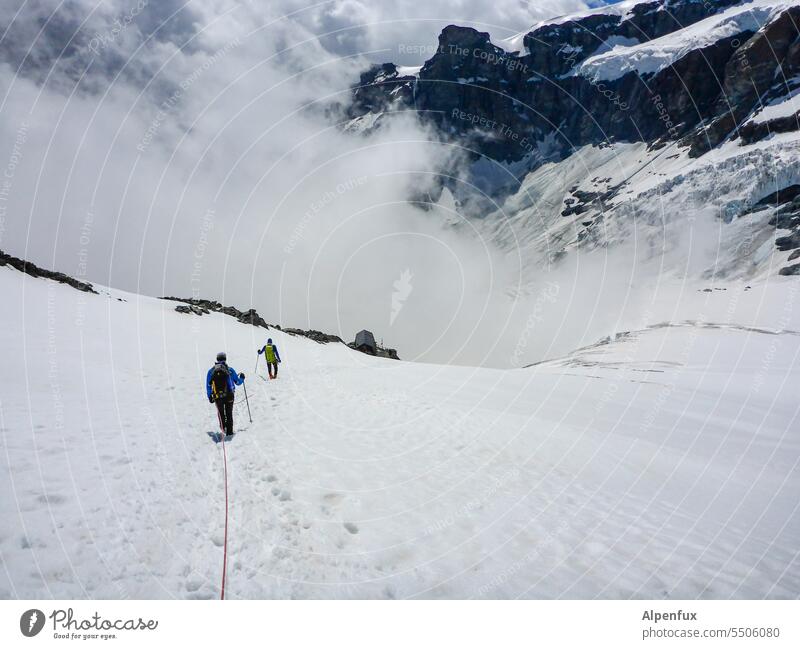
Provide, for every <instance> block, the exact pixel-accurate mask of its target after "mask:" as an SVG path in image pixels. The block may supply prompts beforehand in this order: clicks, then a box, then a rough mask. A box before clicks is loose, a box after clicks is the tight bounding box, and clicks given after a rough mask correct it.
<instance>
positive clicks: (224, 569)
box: [219, 434, 228, 599]
mask: <svg viewBox="0 0 800 649" xmlns="http://www.w3.org/2000/svg"><path fill="white" fill-rule="evenodd" d="M222 461H223V467H224V472H225V540H224V543H223V546H222V547H223V550H222V589H221V591H220V595H219V598H220V599H225V576H226V574H227V572H228V454H227V453H226V452H225V435H224V434H223V435H222Z"/></svg>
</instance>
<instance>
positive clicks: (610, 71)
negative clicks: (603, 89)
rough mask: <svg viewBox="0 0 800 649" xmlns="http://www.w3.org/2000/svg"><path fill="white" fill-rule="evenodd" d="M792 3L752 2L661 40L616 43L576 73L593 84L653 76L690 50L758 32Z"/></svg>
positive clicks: (585, 62)
mask: <svg viewBox="0 0 800 649" xmlns="http://www.w3.org/2000/svg"><path fill="white" fill-rule="evenodd" d="M794 4H795V3H794V2H777V1H776V0H753V1H752V2H748V3H746V4H743V5H739V6H735V7H731V8H730V9H727V10H725V11H723V12H721V13H719V14H715V15H713V16H710V17H709V18H706V19H705V20H701V21H699V22H697V23H695V24H694V25H690V26H689V27H686V28H684V29H681V30H680V31H677V32H674V33H672V34H667V35H666V36H662V37H661V38H656V39H653V40H651V41H647V42H645V43H641V44H635V45H622V44H618V45H616V46H614V47H613V48H611V49H610V51H605V52H601V53H598V54H596V55H594V56H591V57H589V58H588V59H586V60H585V61H583V62H581V63H580V64H579V65H578V66H577V67H576V69H575V74H581V75H583V76H585V77H587V78H589V79H593V80H595V81H600V80H606V81H614V80H615V79H619V78H620V77H623V76H624V75H626V74H627V73H628V72H636V73H637V74H639V75H644V74H655V73H656V72H660V71H661V70H663V69H665V68H667V67H669V66H670V65H672V64H673V63H675V62H676V61H678V60H679V59H681V58H683V57H684V56H686V54H688V53H689V52H691V51H693V50H698V49H702V48H704V47H707V46H708V45H711V44H713V43H716V42H717V41H720V40H722V39H725V38H730V37H731V36H736V35H737V34H741V33H742V32H745V31H753V32H756V31H758V30H759V29H761V28H762V27H763V26H764V25H766V24H768V23H769V22H771V20H772V19H773V18H775V17H776V16H777V15H778V14H780V13H781V12H783V11H785V10H786V9H788V8H789V7H791V6H792V5H794ZM604 13H605V12H604Z"/></svg>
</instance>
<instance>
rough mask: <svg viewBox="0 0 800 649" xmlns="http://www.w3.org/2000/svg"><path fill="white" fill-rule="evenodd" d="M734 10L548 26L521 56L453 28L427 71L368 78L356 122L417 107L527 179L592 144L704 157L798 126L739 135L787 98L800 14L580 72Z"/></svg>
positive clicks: (357, 101)
mask: <svg viewBox="0 0 800 649" xmlns="http://www.w3.org/2000/svg"><path fill="white" fill-rule="evenodd" d="M735 4H741V3H740V1H739V0H718V1H717V2H713V3H711V2H696V1H693V0H659V1H657V2H643V3H641V4H639V5H636V6H634V7H632V8H631V10H630V11H629V12H628V14H627V15H626V16H625V17H622V16H619V15H612V14H613V12H612V13H611V14H602V13H599V14H592V15H588V16H584V17H581V18H576V19H574V20H567V21H564V22H561V23H557V24H550V25H542V26H539V27H537V28H536V29H534V30H533V31H531V32H530V33H528V34H527V35H526V36H525V38H524V44H525V51H524V52H507V51H504V50H502V49H501V48H499V47H496V46H495V45H493V44H492V43H491V40H490V37H489V34H488V33H485V32H480V31H477V30H475V29H472V28H468V27H459V26H455V25H450V26H448V27H446V28H445V29H444V30H443V31H442V33H441V35H440V36H439V41H438V47H437V50H436V53H435V54H434V55H433V56H432V57H431V58H430V59H429V60H428V61H426V62H425V64H424V65H423V66H422V68H421V69H420V71H419V74H418V76H401V75H400V74H399V72H398V69H397V68H396V66H394V65H393V64H391V63H386V64H382V65H378V66H373V67H372V68H371V69H370V70H368V71H367V72H365V73H364V74H363V75H362V76H361V80H360V83H359V84H358V85H357V86H355V87H354V89H353V102H352V104H351V105H350V107H349V116H350V117H351V118H357V117H359V116H364V115H366V114H368V113H385V112H392V111H402V110H413V111H416V113H417V114H418V116H419V119H421V120H423V121H425V122H427V123H429V124H432V125H434V126H435V131H436V132H437V133H438V134H439V136H440V137H441V138H442V139H443V140H449V139H452V140H456V141H458V143H459V144H461V145H463V147H464V148H465V149H468V150H470V151H471V152H472V153H471V154H469V155H471V156H473V157H474V158H475V159H477V158H479V157H481V156H486V157H488V158H490V159H492V160H497V161H501V162H507V163H510V162H518V161H521V160H523V159H524V160H525V161H526V164H527V167H526V168H525V169H524V170H523V173H524V171H527V170H530V169H532V168H535V167H536V166H538V165H539V164H542V163H543V162H544V161H546V160H547V159H552V158H556V159H557V158H559V157H563V156H565V155H567V154H569V153H570V152H571V151H573V150H574V149H575V148H577V147H580V146H583V145H586V144H600V143H603V142H608V141H615V140H616V141H637V142H638V141H644V142H648V143H649V144H650V145H651V146H654V147H657V146H663V145H664V144H665V143H666V142H670V141H672V142H679V143H680V144H681V145H683V146H687V147H690V152H691V154H692V155H701V154H702V153H704V152H705V151H707V150H709V149H710V148H713V147H715V146H717V145H718V144H719V143H721V142H722V141H723V140H724V139H726V138H728V137H739V136H741V137H742V139H743V141H745V142H753V141H757V140H759V139H762V138H764V137H767V136H768V135H769V134H770V133H774V132H784V131H787V130H797V128H798V124H797V119H795V118H790V119H783V118H782V119H781V120H779V121H776V122H775V123H774V124H770V125H769V126H758V125H755V124H752V123H750V124H748V125H747V126H746V127H745V128H743V129H742V130H741V132H739V130H738V129H739V125H741V124H742V123H744V122H745V121H746V119H747V118H748V116H750V115H751V114H753V112H754V111H756V110H758V108H759V106H760V105H761V104H760V102H761V101H762V100H764V98H765V97H768V98H769V99H774V98H778V97H782V96H785V95H786V94H787V93H788V92H790V91H791V88H792V87H793V83H794V81H793V78H794V77H796V76H797V75H798V74H800V41H798V35H800V32H798V25H800V7H791V8H789V9H787V10H786V11H784V12H783V13H782V14H781V15H779V16H778V17H777V18H775V19H774V20H772V21H771V22H769V23H768V24H766V25H765V26H764V27H763V28H762V29H760V30H759V31H758V32H755V33H754V32H752V31H746V30H745V31H742V32H741V33H738V34H733V35H730V36H728V37H726V38H723V39H720V40H718V41H716V42H714V43H712V44H710V45H708V46H706V47H703V48H700V49H695V50H691V51H689V52H688V53H686V54H685V55H684V56H682V57H681V58H680V59H679V60H677V61H675V62H674V64H673V65H671V66H669V67H667V68H665V69H663V70H660V71H659V72H656V73H647V74H642V75H639V74H637V73H636V72H628V73H627V74H625V75H624V76H622V77H620V78H618V79H614V80H595V79H592V78H589V77H587V76H583V75H581V74H575V69H576V66H577V65H579V64H580V63H581V62H583V61H584V60H586V59H587V58H588V57H590V56H592V55H594V54H596V53H597V52H598V51H600V52H602V51H603V48H604V47H609V46H608V43H612V44H613V43H615V42H619V41H620V39H626V40H625V41H624V42H627V43H632V42H635V41H638V42H640V43H642V42H646V41H649V40H652V39H654V38H659V37H662V36H665V35H668V34H671V33H673V32H676V31H678V30H680V29H683V28H685V27H687V26H690V25H692V24H693V23H696V22H697V21H699V20H702V19H704V18H706V17H708V16H710V15H712V14H715V13H718V12H720V11H723V10H725V9H726V8H728V7H730V6H732V5H735ZM776 72H777V74H776ZM765 93H766V94H765ZM543 143H546V146H543Z"/></svg>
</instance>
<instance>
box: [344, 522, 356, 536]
mask: <svg viewBox="0 0 800 649" xmlns="http://www.w3.org/2000/svg"><path fill="white" fill-rule="evenodd" d="M344 529H346V530H347V531H348V532H350V534H358V526H357V525H356V524H355V523H345V524H344Z"/></svg>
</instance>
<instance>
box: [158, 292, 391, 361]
mask: <svg viewBox="0 0 800 649" xmlns="http://www.w3.org/2000/svg"><path fill="white" fill-rule="evenodd" d="M161 299H162V300H171V301H173V302H181V304H179V305H178V306H176V307H175V311H177V312H178V313H184V314H187V315H197V316H203V315H207V314H209V313H212V312H213V313H224V314H225V315H229V316H231V317H233V318H236V319H237V320H238V321H239V322H241V323H243V324H249V325H253V326H254V327H262V328H264V329H277V330H278V331H283V332H284V333H287V334H289V335H290V336H303V337H304V338H308V339H309V340H313V341H314V342H316V343H320V344H323V345H324V344H327V343H342V344H344V341H343V340H342V339H341V338H340V337H339V336H336V335H334V334H327V333H325V332H323V331H318V330H316V329H297V328H294V327H286V328H281V326H280V325H276V324H267V322H266V321H265V320H264V318H262V317H261V316H260V315H258V312H257V311H256V310H255V309H249V310H247V311H240V310H239V309H237V308H236V307H233V306H223V305H222V304H220V303H219V302H216V301H214V300H203V299H198V298H180V297H162V298H161ZM348 347H351V348H353V344H352V343H350V344H348ZM376 356H383V357H385V358H394V359H396V360H400V359H399V358H398V357H397V350H395V349H389V348H384V347H381V346H380V345H379V346H378V352H377V354H376Z"/></svg>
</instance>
